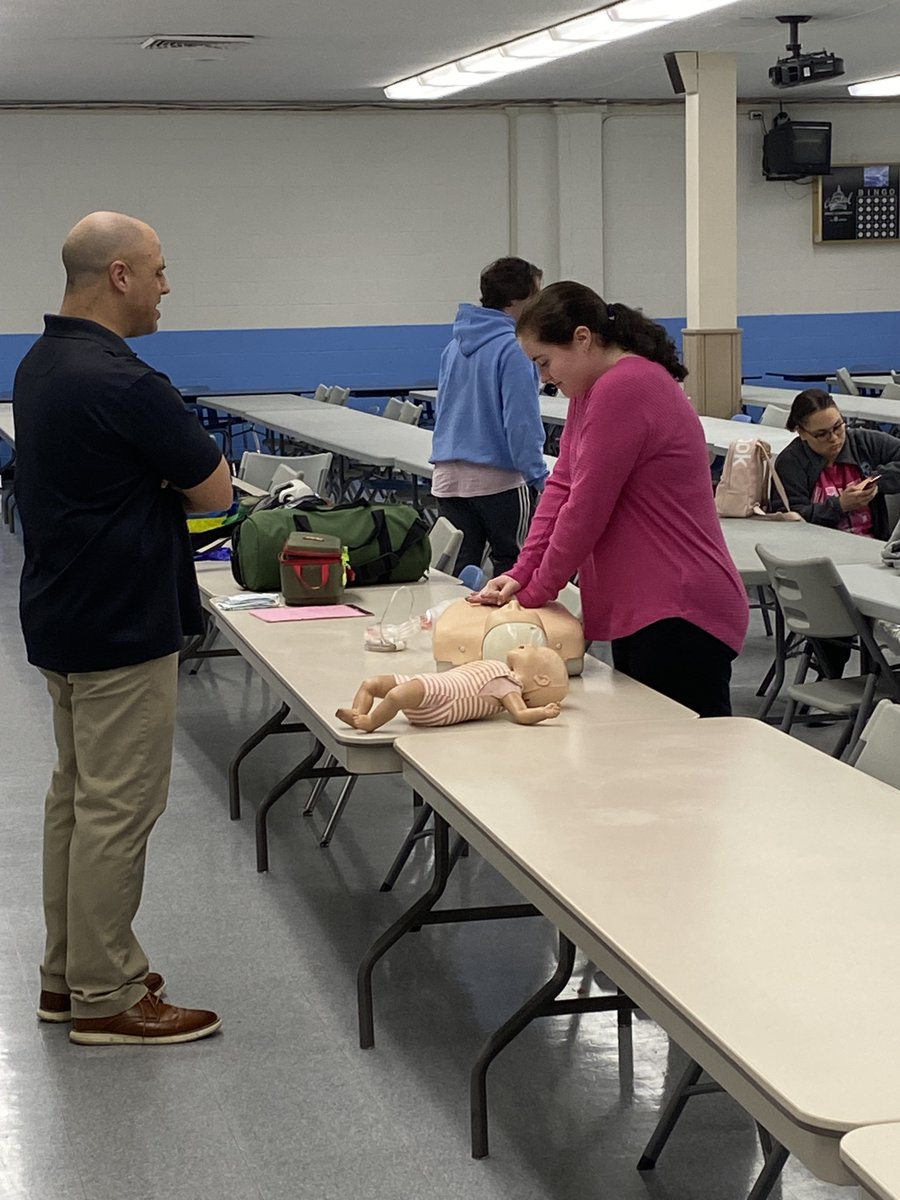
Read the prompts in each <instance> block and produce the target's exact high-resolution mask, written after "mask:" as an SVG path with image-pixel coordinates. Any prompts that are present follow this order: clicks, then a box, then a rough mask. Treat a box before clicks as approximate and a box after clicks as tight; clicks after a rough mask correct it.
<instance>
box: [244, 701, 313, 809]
mask: <svg viewBox="0 0 900 1200" xmlns="http://www.w3.org/2000/svg"><path fill="white" fill-rule="evenodd" d="M290 711H291V710H290V708H289V707H288V705H286V704H282V705H281V707H280V708H279V709H278V711H277V712H276V713H275V714H274V715H273V716H271V717H269V719H268V720H267V721H263V723H262V725H260V727H259V728H258V729H257V730H256V732H255V733H252V734H251V735H250V737H248V738H247V740H246V741H245V742H244V743H243V745H241V746H240V747H239V748H238V751H237V753H236V754H235V756H234V758H233V759H232V760H231V762H230V763H229V764H228V812H229V816H230V817H231V819H232V821H239V820H240V819H241V781H240V773H239V772H240V766H241V763H242V762H243V761H244V759H245V758H246V757H247V755H248V754H249V753H250V751H251V750H254V749H255V748H256V747H257V746H258V745H259V744H260V742H263V741H265V739H266V738H267V737H268V736H269V734H272V733H306V732H308V731H307V728H306V726H305V725H301V724H290V725H285V724H284V721H285V719H286V718H287V716H288V715H289V713H290Z"/></svg>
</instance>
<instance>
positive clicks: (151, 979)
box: [37, 971, 166, 1022]
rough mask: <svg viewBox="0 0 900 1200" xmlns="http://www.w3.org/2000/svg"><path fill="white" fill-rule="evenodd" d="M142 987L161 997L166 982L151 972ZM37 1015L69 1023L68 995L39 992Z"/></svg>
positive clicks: (156, 973)
mask: <svg viewBox="0 0 900 1200" xmlns="http://www.w3.org/2000/svg"><path fill="white" fill-rule="evenodd" d="M144 986H145V987H146V989H147V991H148V992H152V993H153V995H154V996H161V995H163V993H164V992H165V990H166V981H165V980H164V979H163V977H162V975H160V974H159V972H158V971H151V972H150V973H149V975H145V976H144ZM37 1015H38V1016H39V1017H40V1019H41V1020H42V1021H57V1022H62V1021H71V1020H72V1001H71V999H70V997H69V993H68V992H41V998H40V1001H39V1002H38V1010H37Z"/></svg>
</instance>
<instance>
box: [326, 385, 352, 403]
mask: <svg viewBox="0 0 900 1200" xmlns="http://www.w3.org/2000/svg"><path fill="white" fill-rule="evenodd" d="M349 395H350V389H349V388H344V387H332V388H329V389H328V403H329V404H346V403H347V397H348V396H349Z"/></svg>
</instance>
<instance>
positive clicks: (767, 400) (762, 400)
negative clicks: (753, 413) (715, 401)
mask: <svg viewBox="0 0 900 1200" xmlns="http://www.w3.org/2000/svg"><path fill="white" fill-rule="evenodd" d="M802 390H803V389H802V388H777V387H755V386H753V385H752V384H749V383H745V384H742V385H741V401H742V403H744V404H755V405H759V406H761V407H762V408H765V407H766V406H767V405H769V404H774V405H775V406H776V407H778V408H784V409H789V408H790V407H791V405H792V404H793V403H794V399H795V397H796V396H797V395H798V394H799V393H800V392H801V391H802Z"/></svg>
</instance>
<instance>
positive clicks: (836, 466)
mask: <svg viewBox="0 0 900 1200" xmlns="http://www.w3.org/2000/svg"><path fill="white" fill-rule="evenodd" d="M787 427H788V429H789V430H790V431H791V432H792V433H796V434H797V437H796V438H795V439H794V441H793V442H791V443H790V445H789V446H787V447H786V449H784V450H782V452H781V453H780V454H779V455H778V458H777V459H776V460H775V469H776V470H777V472H778V475H779V477H780V478H781V482H782V483H783V484H784V490H785V492H786V493H787V498H788V501H789V502H790V505H791V508H792V509H793V510H794V511H795V512H798V513H799V514H800V516H801V517H803V519H804V520H805V521H809V522H810V523H811V524H813V525H829V526H831V528H832V529H843V530H845V531H846V532H847V533H856V534H861V535H862V536H863V537H873V538H878V539H879V540H880V541H885V540H886V539H887V538H888V537H889V536H890V533H891V525H890V521H889V518H888V512H887V505H886V504H885V502H884V496H885V494H891V493H895V492H900V438H895V437H891V436H890V434H887V433H881V432H880V431H879V430H877V429H848V428H847V422H846V421H845V420H844V418H843V417H842V416H841V414H840V411H839V410H838V408H837V405H836V403H835V397H834V396H831V395H829V393H828V392H823V391H820V390H819V389H818V388H809V389H808V390H807V391H805V392H801V393H800V394H799V396H796V397H795V399H794V403H793V404H792V405H791V411H790V413H789V414H788V419H787ZM783 507H784V505H782V504H781V502H780V501H779V499H778V497H777V495H776V494H775V493H774V489H773V495H772V508H773V509H778V508H783ZM813 645H814V650H815V654H816V658H817V659H818V662H819V666H820V667H821V669H822V672H823V674H824V675H826V676H827V677H828V678H830V679H838V678H840V676H841V675H842V674H843V672H844V667H845V666H846V664H847V660H848V659H849V657H850V651H851V648H852V646H851V641H850V640H849V639H846V638H828V639H827V640H824V639H817V640H816V641H815V642H814V644H813Z"/></svg>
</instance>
